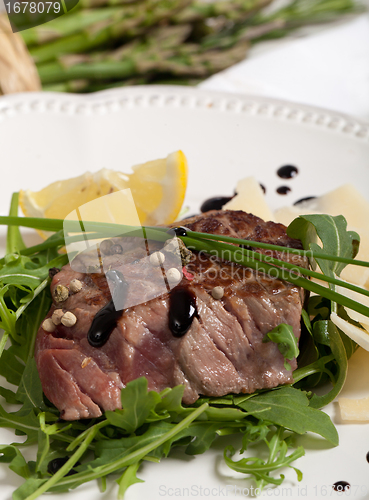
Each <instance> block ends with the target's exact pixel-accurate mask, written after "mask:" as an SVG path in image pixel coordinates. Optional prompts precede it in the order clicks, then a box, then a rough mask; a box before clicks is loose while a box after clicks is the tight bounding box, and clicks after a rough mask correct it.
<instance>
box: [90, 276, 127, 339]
mask: <svg viewBox="0 0 369 500" xmlns="http://www.w3.org/2000/svg"><path fill="white" fill-rule="evenodd" d="M106 278H107V279H108V280H109V281H112V282H113V283H114V291H113V297H112V299H111V300H110V301H109V302H108V303H107V304H106V305H105V306H104V307H103V308H102V309H100V311H98V312H97V313H96V314H95V317H94V319H93V320H92V323H91V326H90V329H89V331H88V333H87V340H88V342H89V344H90V345H91V346H92V347H102V346H103V345H104V344H105V343H106V342H107V341H108V339H109V337H110V334H111V332H112V331H113V330H114V328H115V327H116V326H117V321H118V319H119V318H120V317H121V316H122V314H123V304H124V302H125V299H126V297H127V292H128V283H127V282H126V281H125V279H124V277H123V274H122V273H121V272H119V271H116V270H113V271H108V272H107V273H106ZM115 303H118V304H119V305H122V309H119V310H118V311H117V310H116V308H115Z"/></svg>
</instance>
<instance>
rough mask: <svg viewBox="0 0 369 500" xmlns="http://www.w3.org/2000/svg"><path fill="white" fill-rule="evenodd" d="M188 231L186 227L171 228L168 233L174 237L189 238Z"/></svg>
mask: <svg viewBox="0 0 369 500" xmlns="http://www.w3.org/2000/svg"><path fill="white" fill-rule="evenodd" d="M187 231H188V229H187V228H186V227H184V226H178V227H171V228H170V229H168V231H167V233H168V234H170V235H174V236H187Z"/></svg>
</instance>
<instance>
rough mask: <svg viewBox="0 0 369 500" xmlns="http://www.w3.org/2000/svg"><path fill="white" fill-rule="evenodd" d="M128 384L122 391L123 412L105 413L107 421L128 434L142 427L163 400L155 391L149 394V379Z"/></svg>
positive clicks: (144, 378)
mask: <svg viewBox="0 0 369 500" xmlns="http://www.w3.org/2000/svg"><path fill="white" fill-rule="evenodd" d="M134 382H135V383H134V384H127V386H126V387H125V388H124V389H122V392H121V400H122V406H123V410H116V411H115V412H111V411H107V412H106V413H105V415H106V418H107V420H108V421H109V422H110V423H111V424H112V425H115V426H117V427H120V428H122V429H125V430H126V431H127V432H128V433H131V432H134V431H135V430H136V429H137V428H138V427H140V426H141V425H142V424H143V423H144V422H145V420H146V419H147V417H148V416H149V414H150V411H151V410H153V409H154V408H155V406H156V404H157V403H159V402H160V400H161V398H160V396H159V394H158V393H157V392H155V391H150V392H147V379H146V377H141V378H139V379H136V380H135V381H134Z"/></svg>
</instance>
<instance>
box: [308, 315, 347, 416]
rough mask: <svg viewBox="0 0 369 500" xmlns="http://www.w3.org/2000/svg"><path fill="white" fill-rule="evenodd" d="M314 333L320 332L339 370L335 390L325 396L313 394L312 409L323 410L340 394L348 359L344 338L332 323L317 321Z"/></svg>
mask: <svg viewBox="0 0 369 500" xmlns="http://www.w3.org/2000/svg"><path fill="white" fill-rule="evenodd" d="M314 331H316V332H317V331H318V332H319V334H320V337H321V338H324V339H326V342H327V344H328V345H329V346H330V348H331V350H332V353H333V355H334V359H335V363H336V365H337V369H338V375H337V376H336V378H335V380H334V385H333V388H332V389H331V390H330V391H329V392H328V393H327V394H325V395H323V396H318V395H317V394H313V396H312V398H311V399H310V406H311V407H313V408H322V407H323V406H325V405H327V404H328V403H330V402H331V401H333V400H334V399H335V398H336V397H337V396H338V394H339V393H340V391H341V389H342V387H343V384H344V383H345V380H346V376H347V368H348V361H347V359H348V358H347V351H346V348H345V345H344V343H343V340H342V336H341V334H340V333H339V331H338V328H337V327H336V326H335V325H334V324H333V323H332V321H330V320H329V321H317V322H316V323H315V325H314Z"/></svg>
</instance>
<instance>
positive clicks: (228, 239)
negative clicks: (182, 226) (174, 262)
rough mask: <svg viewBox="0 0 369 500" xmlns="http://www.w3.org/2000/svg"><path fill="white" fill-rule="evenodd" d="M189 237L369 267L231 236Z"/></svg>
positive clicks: (191, 234)
mask: <svg viewBox="0 0 369 500" xmlns="http://www.w3.org/2000/svg"><path fill="white" fill-rule="evenodd" d="M187 235H188V236H190V237H194V238H202V239H204V240H216V241H224V242H226V243H227V242H228V243H236V244H237V245H248V246H250V247H256V248H262V249H266V250H275V251H279V252H287V253H292V254H296V255H302V256H304V257H308V258H314V259H315V258H317V259H324V260H330V261H334V262H343V263H345V264H353V265H357V266H363V267H369V262H367V261H363V260H354V259H349V258H346V257H338V256H336V255H328V254H323V253H320V252H313V251H312V250H303V249H299V248H291V247H284V246H281V245H272V244H270V243H263V242H261V241H252V240H242V239H240V238H232V237H230V236H223V235H218V234H209V233H199V232H197V231H190V230H187Z"/></svg>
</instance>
